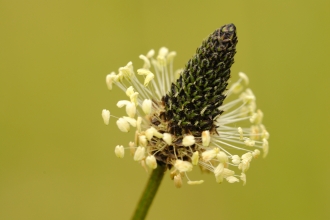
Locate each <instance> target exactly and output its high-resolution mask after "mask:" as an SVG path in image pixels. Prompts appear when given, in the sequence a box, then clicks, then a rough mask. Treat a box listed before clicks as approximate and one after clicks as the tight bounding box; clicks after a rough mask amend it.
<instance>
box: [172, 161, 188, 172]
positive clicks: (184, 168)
mask: <svg viewBox="0 0 330 220" xmlns="http://www.w3.org/2000/svg"><path fill="white" fill-rule="evenodd" d="M174 167H175V169H177V170H178V171H179V172H181V173H182V172H189V171H192V169H193V165H192V164H191V163H190V162H188V161H183V160H176V161H175V163H174Z"/></svg>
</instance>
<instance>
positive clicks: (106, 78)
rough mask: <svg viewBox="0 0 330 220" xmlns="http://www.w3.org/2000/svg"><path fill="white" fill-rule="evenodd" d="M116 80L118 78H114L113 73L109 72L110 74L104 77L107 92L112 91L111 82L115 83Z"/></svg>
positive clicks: (114, 74)
mask: <svg viewBox="0 0 330 220" xmlns="http://www.w3.org/2000/svg"><path fill="white" fill-rule="evenodd" d="M117 78H118V77H117V76H116V73H115V72H111V73H110V74H108V75H107V76H106V77H105V82H106V84H107V87H108V89H109V90H112V84H113V82H116V79H117Z"/></svg>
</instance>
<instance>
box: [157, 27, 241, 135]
mask: <svg viewBox="0 0 330 220" xmlns="http://www.w3.org/2000/svg"><path fill="white" fill-rule="evenodd" d="M236 44H237V36H236V27H235V25H234V24H227V25H224V26H222V27H221V28H219V29H217V30H216V31H214V32H213V33H212V34H211V35H210V36H209V37H208V38H207V39H206V40H204V41H203V42H202V45H201V46H200V47H199V48H197V50H196V54H195V55H194V56H193V57H192V58H191V59H190V60H189V61H188V63H187V64H186V67H185V69H184V70H183V72H182V73H181V76H180V78H179V79H178V80H177V81H176V82H175V83H172V86H171V91H169V92H168V94H166V95H165V96H164V97H163V98H162V101H163V105H164V106H165V111H164V112H163V116H162V117H163V118H164V120H165V121H167V123H168V126H167V127H168V131H167V132H169V133H171V134H174V135H182V134H186V133H188V134H192V135H194V136H195V137H200V136H201V133H202V132H203V131H205V130H209V131H210V132H212V131H213V132H214V131H215V129H216V126H215V125H214V121H215V120H216V119H217V117H219V116H220V115H221V114H222V112H223V111H222V110H219V107H220V106H221V105H222V103H223V101H224V99H225V98H226V96H225V94H224V92H225V90H226V88H227V85H228V79H229V78H230V67H231V65H232V64H233V63H234V55H235V53H236Z"/></svg>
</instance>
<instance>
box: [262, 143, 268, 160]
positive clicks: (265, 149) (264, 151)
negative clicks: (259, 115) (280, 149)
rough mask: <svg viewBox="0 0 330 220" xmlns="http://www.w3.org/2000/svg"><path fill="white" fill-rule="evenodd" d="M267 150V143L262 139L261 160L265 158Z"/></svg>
mask: <svg viewBox="0 0 330 220" xmlns="http://www.w3.org/2000/svg"><path fill="white" fill-rule="evenodd" d="M268 150H269V145H268V141H267V139H266V138H264V139H262V151H263V158H265V157H266V156H267V154H268Z"/></svg>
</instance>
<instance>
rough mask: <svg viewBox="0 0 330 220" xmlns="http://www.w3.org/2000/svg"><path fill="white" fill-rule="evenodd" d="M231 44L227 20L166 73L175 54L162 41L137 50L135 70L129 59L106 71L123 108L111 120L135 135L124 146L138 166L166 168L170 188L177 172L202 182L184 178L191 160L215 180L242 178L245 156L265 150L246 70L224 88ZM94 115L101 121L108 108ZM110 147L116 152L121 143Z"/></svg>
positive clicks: (264, 134)
mask: <svg viewBox="0 0 330 220" xmlns="http://www.w3.org/2000/svg"><path fill="white" fill-rule="evenodd" d="M236 44H237V36H236V27H235V26H234V25H233V24H228V25H224V26H222V27H221V28H219V29H217V30H216V31H214V32H213V33H212V34H211V35H210V36H209V37H208V38H207V39H206V40H204V41H203V43H202V45H201V46H200V47H199V48H197V52H196V54H195V55H194V56H193V57H192V58H191V59H190V60H189V61H188V63H187V64H186V66H185V68H184V69H182V70H177V71H173V60H174V57H175V56H176V52H174V51H172V52H170V51H169V50H168V49H167V48H165V47H162V48H160V50H159V52H158V55H157V56H155V51H154V50H151V51H149V52H148V53H147V54H146V55H140V56H139V58H140V59H141V60H142V61H143V62H144V64H143V67H142V68H140V69H137V71H136V72H135V71H134V70H133V64H132V62H129V63H128V64H127V65H126V66H124V67H121V68H119V72H118V73H117V74H116V73H114V72H112V73H110V74H108V75H107V76H106V83H107V86H108V88H109V89H110V90H111V89H112V88H113V84H115V85H117V86H118V87H119V88H120V89H122V90H123V91H124V92H125V93H126V95H127V97H128V98H127V100H120V101H119V102H118V103H117V106H118V107H119V108H122V107H124V106H125V107H126V114H127V116H123V117H121V118H119V119H118V120H117V125H118V128H119V130H120V131H122V132H129V131H131V127H133V128H134V130H135V138H134V140H135V141H134V142H130V144H129V147H127V148H128V149H130V151H131V152H132V154H133V155H134V157H133V158H134V160H135V161H138V162H139V163H140V164H141V165H142V166H144V167H145V168H146V165H147V166H148V167H149V168H151V169H155V168H156V167H157V164H158V165H163V166H167V168H168V169H173V170H172V172H171V176H172V179H174V183H175V186H177V187H181V185H182V177H184V176H186V177H187V179H188V184H190V185H196V184H201V183H203V180H195V181H192V180H190V179H189V177H188V174H187V173H188V172H190V171H192V170H193V167H194V166H195V165H199V166H201V167H202V170H204V171H210V172H212V173H213V174H214V175H215V180H216V182H218V183H221V182H223V181H224V180H226V181H227V182H229V183H234V182H239V181H240V180H242V181H243V184H245V183H246V172H247V170H248V169H249V168H250V164H251V162H252V160H253V159H254V158H257V157H258V156H259V155H260V151H263V154H264V156H266V155H267V153H268V148H269V146H268V138H269V133H268V132H267V130H266V128H265V126H264V125H263V124H262V119H263V113H262V112H261V110H259V109H257V107H256V98H255V96H254V94H253V92H252V90H251V89H249V88H245V86H247V85H248V83H249V79H248V77H247V75H246V74H244V73H239V80H238V81H237V82H235V83H233V84H232V85H231V87H230V88H229V89H228V88H227V85H228V80H229V78H230V67H231V65H232V64H233V63H234V55H235V53H236ZM136 73H137V74H136ZM235 96H236V98H235ZM227 100H228V101H227ZM102 116H103V119H104V122H105V123H106V124H107V123H108V121H109V118H110V113H109V111H108V110H103V111H102ZM115 152H116V155H117V156H118V157H123V156H124V153H123V147H122V146H120V148H119V147H117V148H116V151H115ZM234 170H236V172H237V171H238V172H239V174H235V171H234Z"/></svg>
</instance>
